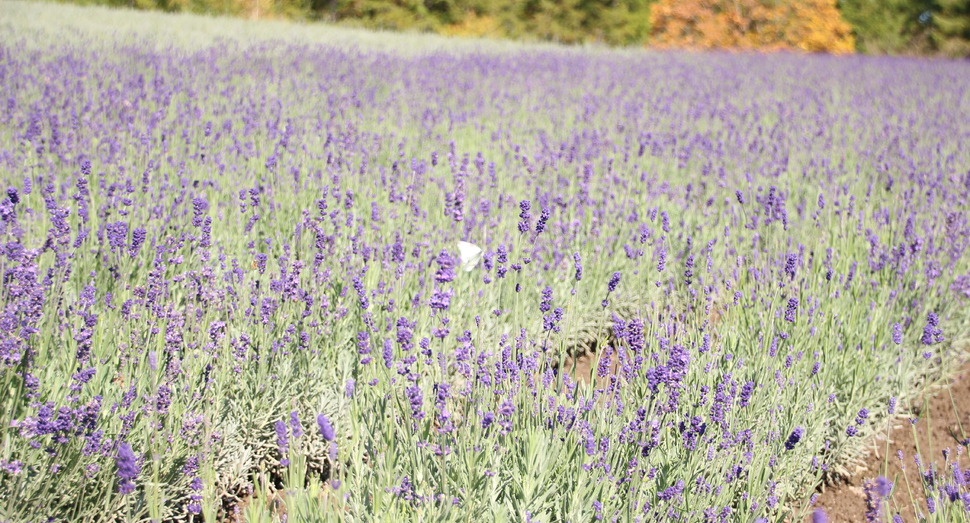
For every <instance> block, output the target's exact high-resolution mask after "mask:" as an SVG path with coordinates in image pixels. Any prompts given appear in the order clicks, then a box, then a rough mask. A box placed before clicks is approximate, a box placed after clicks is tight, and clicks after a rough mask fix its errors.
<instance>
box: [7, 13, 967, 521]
mask: <svg viewBox="0 0 970 523" xmlns="http://www.w3.org/2000/svg"><path fill="white" fill-rule="evenodd" d="M131 16H142V15H141V14H138V13H132V14H131ZM0 33H2V34H3V37H2V38H0V56H2V57H3V59H2V60H0V95H2V96H0V107H2V108H3V110H2V111H0V168H2V169H3V170H4V173H5V174H4V178H3V182H4V183H5V185H6V188H5V189H4V190H5V193H4V194H5V196H4V197H3V198H0V272H2V274H3V281H4V285H3V288H2V290H0V325H2V327H3V328H2V329H0V381H2V382H3V383H2V385H3V388H2V389H0V390H2V391H3V392H2V397H0V404H2V405H3V406H4V408H3V409H2V410H0V426H2V427H3V429H2V430H3V431H4V432H3V442H4V444H3V446H2V447H0V450H2V454H0V507H3V510H5V511H7V512H3V513H2V514H3V517H5V518H8V519H10V520H11V521H19V520H25V521H26V520H40V519H45V520H46V519H48V518H50V519H51V520H89V521H97V520H103V519H99V518H109V519H117V520H120V519H127V520H130V521H189V520H190V519H192V518H199V517H201V518H204V519H205V520H206V521H209V520H212V521H215V520H223V519H227V518H229V517H231V516H232V515H231V514H230V512H229V511H231V510H235V509H233V508H232V507H233V503H234V501H233V500H238V499H241V498H242V497H244V496H249V495H252V496H256V497H259V496H261V495H267V494H265V492H264V490H263V489H264V487H265V486H266V485H283V488H284V489H287V493H286V495H285V496H282V497H283V498H284V499H285V501H284V503H288V505H287V510H286V513H287V514H289V515H292V517H293V518H297V519H300V520H308V521H329V520H340V519H341V518H344V517H349V518H353V519H363V520H367V519H372V518H373V517H374V515H375V514H381V515H382V516H383V515H385V514H386V515H387V517H388V518H390V519H394V520H401V521H410V520H419V519H425V520H441V521H451V520H467V519H469V518H470V517H475V515H481V514H492V513H493V511H496V510H497V511H502V512H503V517H504V519H507V520H533V521H589V520H604V521H607V520H608V521H643V522H646V521H658V520H677V521H757V520H770V521H775V520H781V519H784V518H785V517H792V518H796V519H797V518H802V519H801V520H804V519H807V518H810V519H811V520H812V521H827V520H828V519H827V516H826V515H825V513H824V512H823V511H821V510H815V508H813V507H811V506H810V504H808V503H804V501H805V500H807V499H809V497H810V496H811V495H812V494H813V493H814V491H815V488H816V486H817V485H818V484H819V483H820V482H821V481H822V480H823V477H824V476H825V475H826V474H830V473H831V471H833V470H835V469H836V468H837V467H838V466H840V465H841V464H842V461H841V460H844V459H845V457H846V456H852V455H853V453H854V452H856V451H858V450H859V449H860V448H861V446H862V445H864V444H865V439H864V437H863V436H869V435H872V434H874V433H876V432H878V431H879V430H880V429H881V428H882V427H883V426H884V425H883V422H884V421H885V418H886V416H889V415H892V414H893V413H894V412H896V411H897V410H898V409H902V408H903V406H904V405H906V404H907V401H908V400H909V399H911V397H912V396H911V395H912V394H913V393H914V390H915V389H916V385H918V384H920V383H923V382H924V378H925V377H926V376H929V375H932V374H934V373H938V372H939V369H940V368H941V366H942V365H943V364H944V363H946V362H947V361H948V358H951V357H953V355H954V352H953V351H954V350H955V349H954V348H953V345H951V343H952V340H957V339H960V338H961V336H965V335H966V332H964V330H962V329H963V328H964V327H963V326H962V325H963V324H962V323H961V322H959V321H956V320H955V319H959V318H965V317H967V312H968V308H967V304H968V301H967V298H968V296H970V292H968V290H967V289H968V288H970V284H968V283H967V282H968V281H970V256H967V254H966V248H967V245H968V244H970V215H968V211H967V209H970V201H968V200H970V154H968V152H967V143H970V142H968V141H967V140H966V136H968V135H970V121H968V120H966V119H960V118H957V117H955V116H954V115H958V114H967V113H970V99H968V98H967V97H966V96H965V93H964V91H965V90H966V87H967V84H968V80H967V78H970V74H968V73H970V65H968V64H965V63H959V62H943V61H933V62H922V61H914V60H906V59H888V58H887V59H876V58H863V57H841V58H832V57H825V56H794V55H758V56H754V55H743V54H739V55H716V56H715V55H710V56H708V55H681V54H663V53H646V52H644V53H638V52H612V51H609V52H608V51H591V50H582V49H570V48H558V47H530V46H523V47H520V48H515V49H514V50H506V51H501V50H499V49H497V48H496V49H493V48H490V47H488V46H484V47H481V48H475V49H471V50H469V49H464V50H458V49H442V48H439V49H429V50H425V51H421V52H418V53H413V54H409V53H406V52H404V51H402V50H397V49H392V48H384V49H369V48H365V47H342V46H336V45H324V44H314V43H307V42H301V41H299V40H287V41H282V40H265V41H264V40H258V39H257V40H252V41H250V40H243V39H233V38H226V39H221V40H219V41H217V42H216V43H212V44H198V45H196V46H194V47H192V48H190V49H189V50H185V49H182V48H176V47H174V44H172V45H167V44H166V45H162V44H160V43H158V42H154V43H152V42H151V41H150V39H147V38H139V37H137V36H123V35H116V36H112V37H110V38H111V39H113V40H110V42H111V45H108V44H106V43H105V42H104V41H102V40H100V39H98V38H96V37H94V36H91V35H87V34H85V33H84V32H83V31H79V32H77V33H76V34H73V35H71V36H69V37H64V38H57V39H54V38H48V39H47V40H43V45H41V44H39V43H38V42H40V41H41V40H37V38H35V37H34V36H33V35H25V34H23V33H18V32H17V30H16V29H14V28H0ZM387 38H391V37H387ZM782 73H784V74H782ZM577 78H581V79H582V81H581V82H578V81H576V79H577ZM874 122H876V123H874ZM459 241H462V242H467V243H470V244H472V246H473V247H477V248H480V249H481V253H477V254H473V253H472V251H474V249H468V248H467V246H466V248H465V249H463V250H459V248H458V246H457V242H459ZM469 255H471V256H472V258H468V256H469ZM301 420H303V421H307V420H309V421H308V423H309V425H306V426H304V425H303V422H302V421H301ZM313 420H316V427H315V429H316V430H310V429H311V428H312V427H313ZM947 466H950V465H949V464H948V465H947ZM926 470H927V471H928V473H930V474H931V476H932V474H936V476H932V477H931V478H930V479H932V480H933V481H932V482H931V481H927V482H926V485H928V486H926V492H925V493H926V495H927V497H928V499H929V500H931V501H929V503H931V504H932V505H931V506H932V507H933V511H934V514H945V515H946V517H950V518H952V517H955V516H953V515H954V514H957V512H956V510H957V508H959V509H960V510H964V509H963V506H964V505H963V503H964V499H970V494H968V493H970V487H968V485H970V483H968V481H967V478H966V476H965V474H964V473H963V472H962V471H961V472H960V474H956V472H955V471H954V469H953V468H952V467H951V468H949V469H946V470H937V469H926ZM932 470H936V472H932ZM946 474H949V475H948V476H945V475H946ZM955 474H956V475H955ZM944 476H945V477H944ZM958 477H959V478H961V479H960V480H959V481H958V480H957V479H956V478H958ZM948 478H953V480H952V481H950V479H948ZM941 485H948V486H947V487H946V488H947V489H949V490H940V489H941V488H943V487H941ZM274 488H276V487H274ZM899 488H900V487H899V486H895V487H894V486H893V485H892V484H890V483H889V482H888V481H887V480H886V479H885V478H881V480H880V481H878V482H876V483H874V484H873V485H872V487H871V488H870V491H871V492H870V498H871V500H872V503H873V507H875V508H874V509H872V510H873V512H872V514H873V517H889V516H888V512H887V510H888V509H887V507H889V506H890V505H889V502H888V501H887V497H888V496H890V493H891V492H892V491H893V490H899ZM68 489H69V490H70V491H71V492H72V493H76V495H75V494H72V496H71V497H70V499H67V498H65V497H63V496H61V495H60V493H61V492H64V491H68ZM263 505H266V504H263ZM259 506H261V505H260V504H258V503H256V504H253V505H252V508H250V509H247V510H253V511H256V510H258V507H259ZM968 506H970V504H968ZM793 507H804V508H793ZM954 507H956V508H954ZM239 510H242V509H239ZM799 510H801V512H799ZM788 511H791V512H788ZM880 511H881V512H880ZM200 515H201V516H200ZM278 516H279V514H276V515H275V516H274V517H278ZM288 517H291V516H288ZM934 517H936V516H934ZM939 517H943V516H939ZM961 517H963V516H961ZM301 518H302V519H301ZM328 518H329V519H328ZM196 520H197V519H196ZM941 521H942V520H941Z"/></svg>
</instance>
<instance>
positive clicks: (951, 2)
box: [931, 0, 970, 56]
mask: <svg viewBox="0 0 970 523" xmlns="http://www.w3.org/2000/svg"><path fill="white" fill-rule="evenodd" d="M934 4H935V5H934V6H933V7H934V9H933V10H932V21H933V31H932V33H931V40H932V42H933V46H934V47H935V48H936V49H937V50H939V51H940V52H942V53H944V54H946V55H949V56H970V0H936V2H934Z"/></svg>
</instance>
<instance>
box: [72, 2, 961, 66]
mask: <svg viewBox="0 0 970 523" xmlns="http://www.w3.org/2000/svg"><path fill="white" fill-rule="evenodd" d="M67 1H76V2H80V3H95V4H102V5H114V6H129V7H134V8H139V9H158V10H163V11H172V12H193V13H206V14H214V15H233V16H242V17H248V18H256V19H262V18H277V19H279V18H286V19H299V20H321V21H328V22H335V23H340V24H346V25H354V26H359V27H366V28H372V29H386V30H399V31H423V32H434V33H439V34H444V35H451V36H477V37H492V38H512V39H519V40H541V41H555V42H562V43H571V44H573V43H594V42H595V43H603V44H607V45H616V46H629V45H649V46H656V47H665V48H686V49H741V50H747V49H752V50H753V49H760V50H802V51H808V52H831V53H846V52H855V51H858V52H863V53H869V54H942V55H947V56H970V0H67Z"/></svg>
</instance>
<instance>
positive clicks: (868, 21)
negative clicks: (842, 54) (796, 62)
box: [839, 0, 933, 54]
mask: <svg viewBox="0 0 970 523" xmlns="http://www.w3.org/2000/svg"><path fill="white" fill-rule="evenodd" d="M932 8H933V0H841V1H840V2H839V9H840V10H841V11H842V17H843V18H844V19H845V21H846V22H848V23H849V25H851V26H852V29H853V33H854V34H855V37H856V47H857V49H858V50H859V51H861V52H863V53H869V54H902V53H920V52H926V51H928V50H930V47H931V42H930V40H929V38H928V37H929V34H930V29H931V27H930V26H929V24H928V22H929V20H928V19H927V18H926V16H924V17H923V18H922V21H921V18H920V15H922V14H923V13H926V12H928V11H930V10H931V9H932Z"/></svg>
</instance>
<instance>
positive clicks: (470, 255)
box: [458, 242, 482, 272]
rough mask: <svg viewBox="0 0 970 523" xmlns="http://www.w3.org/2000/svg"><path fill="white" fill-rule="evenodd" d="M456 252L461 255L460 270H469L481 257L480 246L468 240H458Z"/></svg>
mask: <svg viewBox="0 0 970 523" xmlns="http://www.w3.org/2000/svg"><path fill="white" fill-rule="evenodd" d="M458 252H459V254H460V256H461V270H463V271H465V272H471V270H472V269H474V268H475V267H476V266H477V265H478V262H479V261H481V259H482V248H481V247H479V246H477V245H475V244H473V243H468V242H458Z"/></svg>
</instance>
